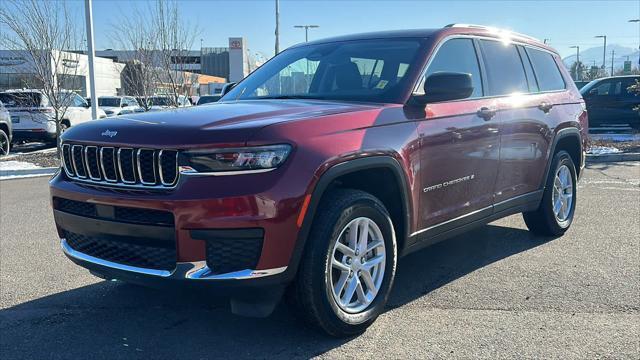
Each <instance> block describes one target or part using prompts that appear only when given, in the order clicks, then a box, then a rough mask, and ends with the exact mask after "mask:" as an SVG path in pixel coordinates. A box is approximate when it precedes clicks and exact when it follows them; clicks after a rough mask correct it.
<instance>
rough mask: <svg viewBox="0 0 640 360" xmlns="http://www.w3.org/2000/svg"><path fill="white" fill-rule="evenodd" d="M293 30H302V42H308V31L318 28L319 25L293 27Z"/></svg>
mask: <svg viewBox="0 0 640 360" xmlns="http://www.w3.org/2000/svg"><path fill="white" fill-rule="evenodd" d="M293 27H294V28H298V29H304V42H309V29H316V28H319V27H320V26H319V25H294V26H293Z"/></svg>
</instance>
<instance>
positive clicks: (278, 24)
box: [276, 0, 280, 55]
mask: <svg viewBox="0 0 640 360" xmlns="http://www.w3.org/2000/svg"><path fill="white" fill-rule="evenodd" d="M279 52H280V0H276V55H278V53H279Z"/></svg>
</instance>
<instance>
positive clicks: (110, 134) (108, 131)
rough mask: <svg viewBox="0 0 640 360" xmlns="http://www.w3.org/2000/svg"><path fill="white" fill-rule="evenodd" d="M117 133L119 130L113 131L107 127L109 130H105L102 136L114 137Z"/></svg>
mask: <svg viewBox="0 0 640 360" xmlns="http://www.w3.org/2000/svg"><path fill="white" fill-rule="evenodd" d="M117 134H118V132H117V131H111V130H109V129H107V130H105V131H103V132H102V134H101V135H102V136H108V137H110V138H112V137H114V136H116V135H117Z"/></svg>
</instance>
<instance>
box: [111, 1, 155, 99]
mask: <svg viewBox="0 0 640 360" xmlns="http://www.w3.org/2000/svg"><path fill="white" fill-rule="evenodd" d="M152 25H153V24H152V23H151V21H150V20H149V18H148V14H147V13H146V12H142V11H140V9H139V8H135V9H134V10H133V11H131V12H130V13H128V16H124V14H123V16H121V17H120V21H119V22H118V23H117V24H115V23H114V24H112V25H111V32H110V38H111V41H112V42H113V43H115V44H116V46H117V47H119V48H120V49H122V50H127V49H132V50H131V51H127V52H126V53H125V52H123V57H122V58H120V57H119V61H121V62H124V63H126V66H125V68H124V70H123V71H122V80H123V82H124V89H125V92H126V93H127V95H133V96H136V97H137V98H138V99H140V100H142V101H141V104H140V105H141V106H142V107H143V108H144V109H145V110H149V107H150V104H149V102H148V101H147V99H148V98H149V97H150V96H152V95H154V94H155V93H156V91H157V79H158V73H159V71H160V70H159V67H158V66H157V54H158V51H157V49H156V44H157V39H156V37H157V33H156V32H155V31H154V28H153V26H152Z"/></svg>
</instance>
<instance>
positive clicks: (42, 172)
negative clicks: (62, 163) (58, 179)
mask: <svg viewBox="0 0 640 360" xmlns="http://www.w3.org/2000/svg"><path fill="white" fill-rule="evenodd" d="M58 169H59V168H57V167H48V168H40V169H25V170H2V171H0V181H1V180H12V179H20V178H23V177H36V176H50V175H53V174H55V172H56V171H58Z"/></svg>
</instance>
